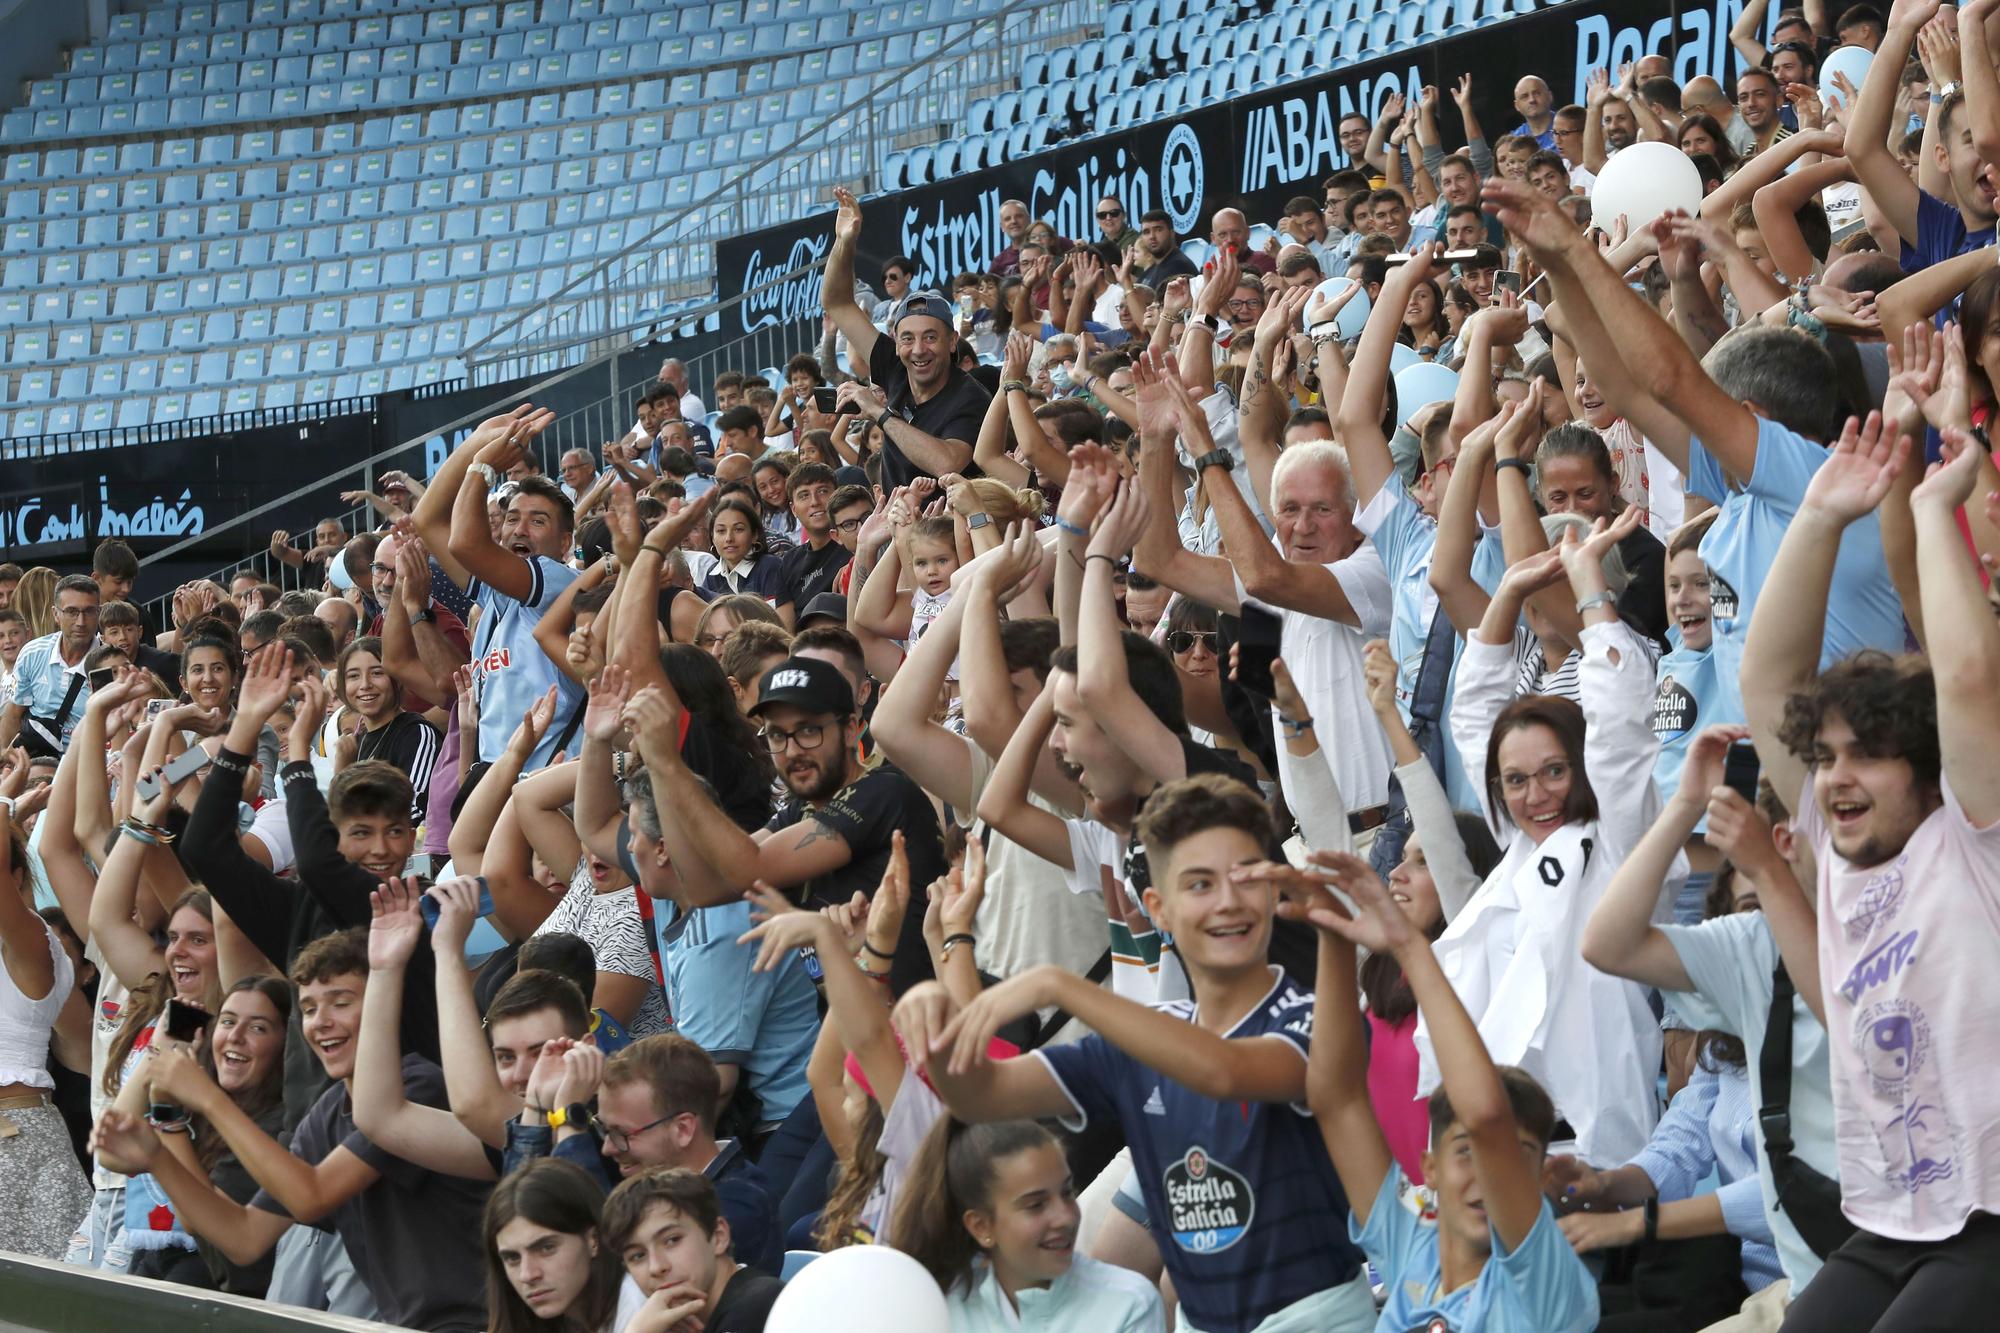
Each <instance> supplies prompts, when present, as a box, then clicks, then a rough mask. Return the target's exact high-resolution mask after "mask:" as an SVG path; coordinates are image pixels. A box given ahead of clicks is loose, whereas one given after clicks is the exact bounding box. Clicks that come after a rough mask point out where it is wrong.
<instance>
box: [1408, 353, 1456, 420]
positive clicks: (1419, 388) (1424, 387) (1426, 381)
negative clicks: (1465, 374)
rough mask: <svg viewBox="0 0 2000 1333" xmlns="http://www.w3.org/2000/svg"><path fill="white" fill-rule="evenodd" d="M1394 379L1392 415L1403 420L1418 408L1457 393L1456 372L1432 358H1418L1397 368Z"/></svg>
mask: <svg viewBox="0 0 2000 1333" xmlns="http://www.w3.org/2000/svg"><path fill="white" fill-rule="evenodd" d="M1395 378H1396V415H1397V416H1399V417H1401V418H1402V419H1403V420H1405V421H1408V420H1409V419H1410V414H1411V413H1413V412H1415V411H1416V410H1417V409H1418V408H1420V407H1428V406H1429V405H1430V404H1432V403H1442V402H1448V401H1450V400H1451V399H1453V398H1455V397H1457V396H1458V372H1457V371H1455V370H1453V369H1452V368H1451V367H1450V366H1440V365H1438V364H1437V363H1436V362H1434V361H1419V362H1418V363H1417V364H1416V365H1414V366H1409V367H1406V368H1405V369H1402V370H1399V371H1397V372H1396V376H1395Z"/></svg>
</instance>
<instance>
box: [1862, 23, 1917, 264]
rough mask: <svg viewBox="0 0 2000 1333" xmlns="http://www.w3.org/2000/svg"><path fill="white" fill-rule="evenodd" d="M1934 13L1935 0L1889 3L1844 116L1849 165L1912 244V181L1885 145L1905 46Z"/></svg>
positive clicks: (1914, 195) (1914, 226)
mask: <svg viewBox="0 0 2000 1333" xmlns="http://www.w3.org/2000/svg"><path fill="white" fill-rule="evenodd" d="M1937 12H1938V4H1937V0H1895V3H1893V4H1891V5H1890V6H1889V21H1888V23H1887V25H1886V31H1885V32H1884V33H1883V34H1882V44H1881V45H1880V46H1878V47H1877V48H1876V49H1875V59H1874V60H1873V61H1871V62H1870V63H1869V66H1868V74H1867V77H1865V78H1863V79H1862V80H1861V92H1860V95H1859V96H1858V97H1856V98H1855V99H1854V106H1853V108H1852V110H1851V111H1850V112H1849V115H1848V120H1847V140H1848V143H1847V157H1848V161H1850V162H1852V163H1853V164H1854V177H1855V179H1856V180H1858V181H1860V182H1861V188H1862V189H1864V190H1866V191H1867V192H1868V197H1869V198H1870V199H1872V200H1874V202H1875V206H1876V207H1877V208H1878V209H1880V210H1881V211H1882V214H1883V216H1884V217H1886V218H1887V219H1888V220H1889V222H1890V223H1891V224H1892V225H1893V226H1894V227H1895V228H1896V232H1897V234H1898V235H1900V236H1901V237H1902V238H1903V239H1904V240H1905V241H1906V242H1908V243H1909V244H1911V245H1915V244H1916V243H1917V193H1918V192H1917V186H1916V182H1914V181H1912V180H1911V179H1910V178H1909V177H1908V176H1907V175H1905V174H1904V172H1903V167H1902V164H1901V163H1899V162H1898V161H1896V155H1895V154H1894V153H1893V152H1891V151H1890V150H1889V126H1890V124H1891V123H1892V122H1893V121H1894V120H1895V116H1896V100H1897V97H1898V95H1899V94H1900V93H1901V91H1902V88H1901V84H1902V80H1903V66H1904V65H1906V64H1908V63H1909V59H1910V47H1911V46H1912V45H1914V44H1915V42H1916V40H1917V31H1918V29H1920V28H1922V27H1923V26H1924V24H1925V23H1927V22H1929V21H1930V19H1931V17H1932V16H1933V15H1935V14H1936V13H1937ZM1931 119H1932V120H1935V119H1937V117H1936V116H1935V115H1933V116H1932V117H1931Z"/></svg>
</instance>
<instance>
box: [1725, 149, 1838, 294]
mask: <svg viewBox="0 0 2000 1333" xmlns="http://www.w3.org/2000/svg"><path fill="white" fill-rule="evenodd" d="M1820 133H1822V134H1824V133H1829V131H1820ZM1831 133H1833V134H1834V135H1835V137H1838V131H1831ZM1805 137H1806V136H1805V135H1803V134H1795V135H1793V136H1792V139H1803V138H1805ZM1792 139H1788V140H1786V143H1788V144H1789V143H1790V142H1791V141H1792ZM1832 151H1835V153H1836V155H1835V156H1831V157H1828V158H1826V159H1825V160H1823V161H1820V162H1817V163H1815V164H1813V165H1812V166H1809V167H1800V168H1799V169H1798V170H1797V171H1794V172H1793V173H1792V174H1791V175H1789V176H1780V177H1779V178H1778V179H1777V180H1775V181H1773V182H1771V183H1770V184H1769V185H1766V186H1764V187H1763V188H1762V189H1759V190H1758V191H1757V192H1756V193H1755V194H1753V195H1752V196H1751V197H1750V211H1751V213H1752V214H1754V215H1755V216H1756V219H1757V234H1758V235H1760V236H1762V237H1763V238H1764V249H1765V251H1766V253H1768V254H1769V255H1770V256H1771V262H1772V263H1774V264H1776V265H1777V266H1778V272H1780V273H1782V274H1784V275H1786V276H1787V277H1791V278H1795V279H1796V278H1806V277H1811V276H1813V275H1814V274H1816V273H1818V272H1819V269H1820V265H1819V261H1818V260H1817V259H1814V258H1813V253H1812V250H1811V249H1810V248H1808V247H1807V245H1806V237H1805V233H1804V232H1802V231H1800V230H1799V219H1798V211H1799V209H1800V208H1801V207H1802V206H1803V205H1805V204H1806V203H1807V202H1809V201H1815V202H1816V201H1817V200H1818V199H1819V194H1820V191H1821V190H1824V189H1826V188H1827V187H1828V186H1830V185H1833V184H1836V183H1837V182H1840V181H1851V180H1853V179H1854V168H1853V167H1851V166H1849V165H1848V163H1847V159H1846V158H1844V157H1840V156H1838V155H1837V151H1838V150H1832Z"/></svg>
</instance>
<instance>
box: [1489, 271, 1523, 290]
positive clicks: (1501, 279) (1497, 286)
mask: <svg viewBox="0 0 2000 1333" xmlns="http://www.w3.org/2000/svg"><path fill="white" fill-rule="evenodd" d="M1493 290H1494V291H1496V292H1497V291H1502V290H1505V291H1510V292H1512V293H1514V295H1516V296H1519V295H1520V294H1521V275H1520V273H1519V272H1518V271H1517V270H1515V269H1511V268H1503V269H1501V270H1499V271H1498V272H1496V273H1495V274H1494V275H1493Z"/></svg>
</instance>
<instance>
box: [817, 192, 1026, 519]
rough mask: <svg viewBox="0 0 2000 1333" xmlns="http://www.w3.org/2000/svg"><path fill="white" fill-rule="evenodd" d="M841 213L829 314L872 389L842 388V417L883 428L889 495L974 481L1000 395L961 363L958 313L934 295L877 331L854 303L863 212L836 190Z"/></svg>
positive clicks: (921, 296) (916, 300) (921, 295)
mask: <svg viewBox="0 0 2000 1333" xmlns="http://www.w3.org/2000/svg"><path fill="white" fill-rule="evenodd" d="M834 198H836V199H837V200H839V201H840V211H839V213H838V214H837V215H836V216H835V218H834V223H833V250H832V252H831V253H830V254H828V255H827V259H826V282H825V284H824V293H825V303H826V312H827V314H828V316H829V317H831V318H832V320H833V323H834V326H835V327H836V328H838V329H839V330H840V332H842V333H844V334H846V335H847V342H848V346H849V347H850V348H851V349H852V355H853V357H854V358H855V359H856V360H859V361H864V362H866V363H867V366H868V378H869V379H870V381H872V383H869V384H863V383H861V382H860V381H858V380H854V381H850V382H848V383H846V384H843V385H841V386H840V396H839V406H838V408H836V411H837V412H838V413H839V414H840V415H843V416H846V415H851V414H855V413H859V414H860V415H862V416H865V417H867V418H869V419H870V420H872V421H874V422H875V423H876V424H877V425H878V426H880V427H881V428H882V440H883V443H882V478H881V484H882V488H883V490H884V491H893V490H894V489H895V488H896V487H898V486H907V485H908V484H909V483H910V482H912V481H914V480H916V479H917V478H918V477H941V476H944V475H945V474H947V473H951V472H958V473H964V474H968V475H971V474H974V473H976V471H977V469H975V468H974V467H973V465H972V441H974V440H976V439H978V438H979V426H980V423H981V422H982V421H984V420H985V418H986V407H987V404H988V403H990V402H991V401H992V398H993V395H991V394H989V393H988V392H986V387H985V386H984V385H982V384H981V383H980V382H979V381H978V380H976V379H974V378H973V377H972V376H970V375H968V374H966V373H965V372H964V371H963V370H961V369H959V368H958V366H957V365H955V364H954V361H955V357H954V355H953V353H954V352H955V351H956V350H957V346H958V334H957V332H956V331H955V330H954V328H953V325H952V317H953V314H954V309H955V308H954V307H953V306H952V305H951V304H950V303H949V302H947V301H946V300H945V299H944V298H943V297H941V296H938V295H937V294H936V293H934V292H916V293H912V294H911V295H910V296H908V297H906V298H905V299H904V300H902V301H900V302H898V303H897V306H896V309H895V310H894V311H893V312H892V318H891V320H890V323H889V332H888V333H887V334H886V335H885V334H883V333H881V332H880V331H878V330H877V329H876V327H875V324H874V322H873V321H872V320H870V319H869V318H868V314H867V312H866V311H864V310H863V309H862V308H861V307H860V306H859V305H857V304H856V303H855V300H854V252H855V250H856V249H857V248H858V247H859V246H860V243H861V205H860V204H858V203H856V202H855V199H854V195H853V194H852V193H850V192H849V191H847V190H844V189H838V190H835V191H834Z"/></svg>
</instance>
